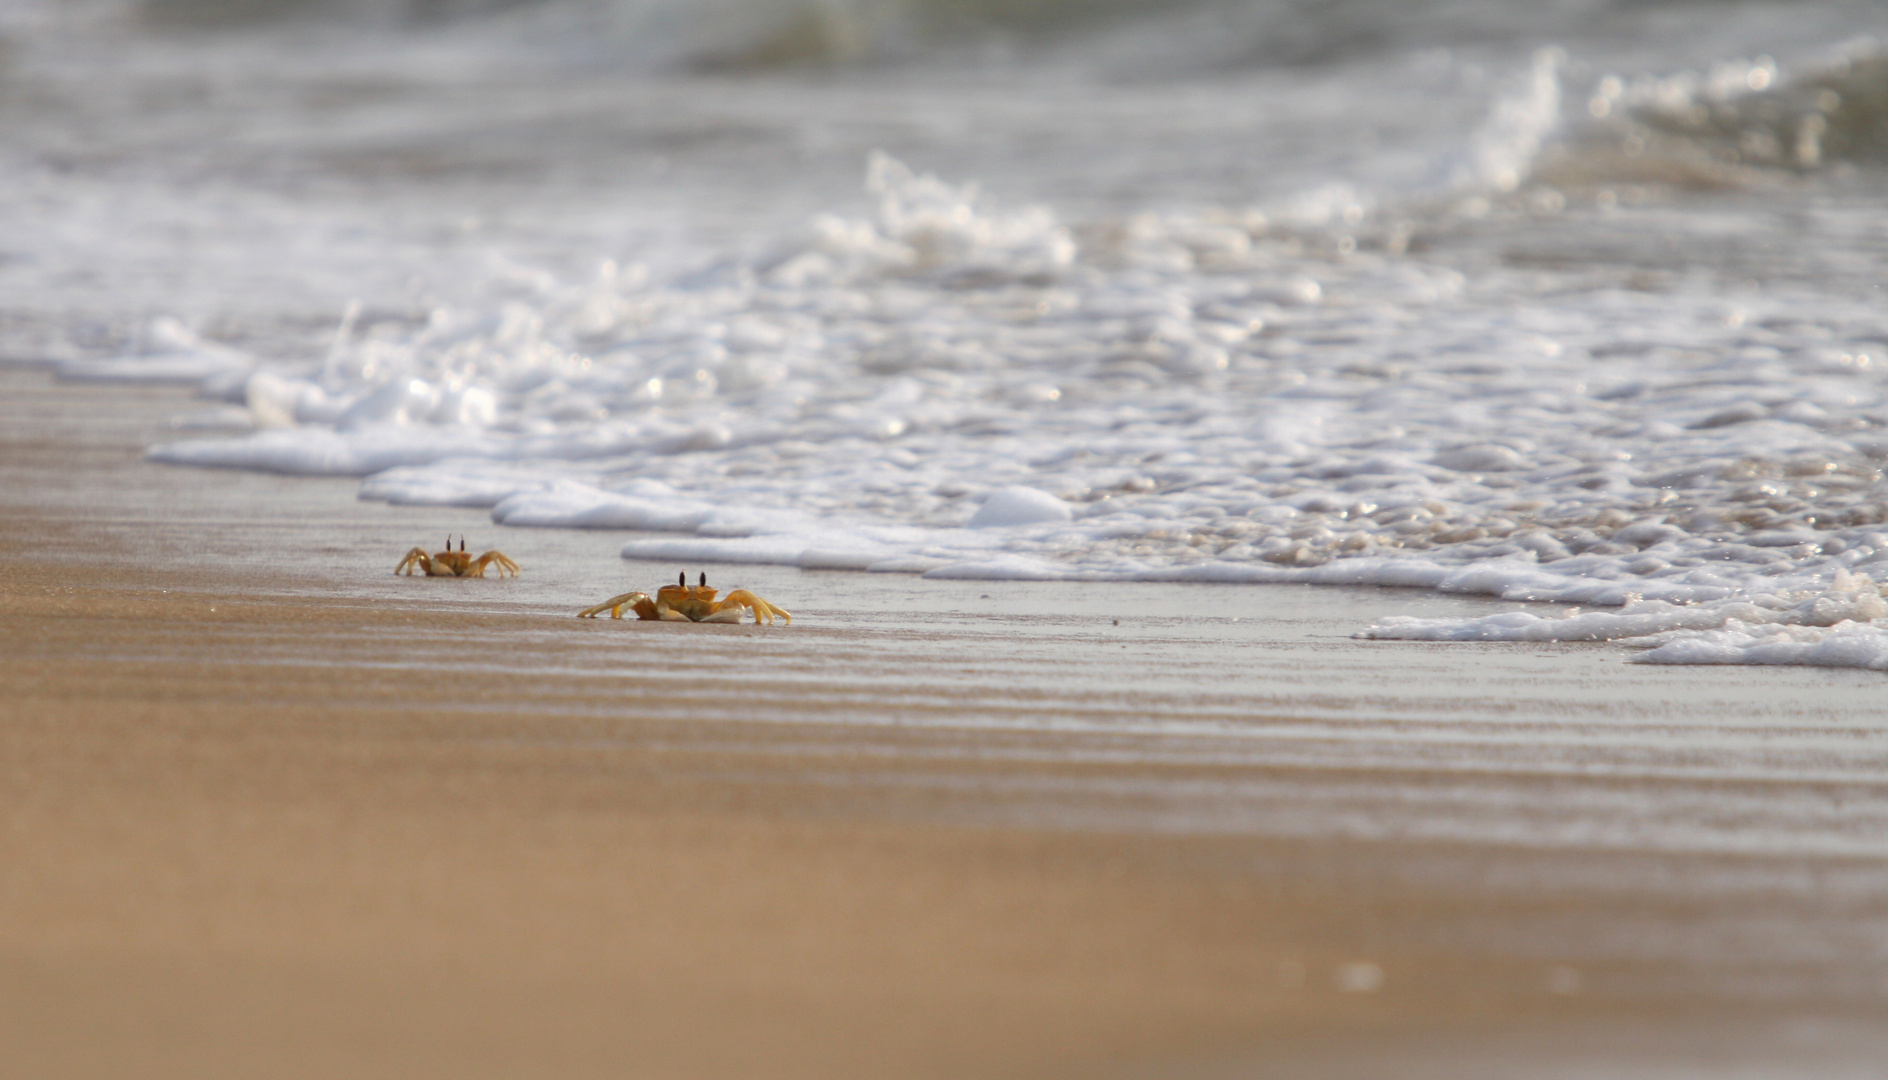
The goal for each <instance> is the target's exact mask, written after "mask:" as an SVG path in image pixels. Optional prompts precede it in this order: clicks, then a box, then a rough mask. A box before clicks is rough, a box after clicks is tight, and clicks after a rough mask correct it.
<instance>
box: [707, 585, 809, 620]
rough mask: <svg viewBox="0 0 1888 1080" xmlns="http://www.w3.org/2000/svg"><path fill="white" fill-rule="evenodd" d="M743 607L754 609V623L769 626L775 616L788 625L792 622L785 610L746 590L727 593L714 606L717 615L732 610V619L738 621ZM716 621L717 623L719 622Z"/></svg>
mask: <svg viewBox="0 0 1888 1080" xmlns="http://www.w3.org/2000/svg"><path fill="white" fill-rule="evenodd" d="M744 607H746V608H752V609H754V621H755V622H757V623H769V624H771V623H772V622H773V621H774V616H775V615H778V616H780V617H781V618H782V619H784V620H786V621H787V622H788V623H791V622H793V614H792V613H791V612H789V611H788V610H787V609H786V608H781V607H775V606H774V605H772V604H770V603H768V602H767V601H765V600H762V599H761V598H760V597H758V596H755V595H754V594H753V593H751V592H748V591H747V590H746V589H736V590H734V591H733V592H731V593H729V594H728V595H727V598H726V599H724V600H722V601H721V602H720V603H718V604H716V605H715V612H716V614H719V613H720V612H721V611H722V610H724V609H727V608H733V609H734V611H735V616H734V617H735V618H736V619H737V620H738V619H739V618H740V617H741V616H740V609H741V608H744ZM704 621H706V620H704ZM716 621H717V622H718V621H720V620H716Z"/></svg>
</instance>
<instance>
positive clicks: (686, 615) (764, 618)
mask: <svg viewBox="0 0 1888 1080" xmlns="http://www.w3.org/2000/svg"><path fill="white" fill-rule="evenodd" d="M624 608H629V609H630V610H632V611H634V612H635V613H636V617H637V618H639V619H666V620H668V621H669V622H724V623H738V622H740V621H741V610H742V609H743V608H751V609H753V612H754V621H755V622H756V623H768V624H771V623H772V622H773V621H774V616H775V615H778V616H780V618H781V619H782V620H784V621H786V622H789V623H791V622H792V621H793V615H792V613H790V612H788V611H787V610H786V609H785V608H780V607H775V606H774V605H772V604H770V603H768V602H767V601H765V600H762V599H761V598H760V597H758V596H755V595H754V594H753V593H751V592H748V591H747V590H746V589H736V590H734V591H733V592H731V593H729V594H728V595H727V598H726V599H725V600H716V599H715V590H714V589H711V588H709V587H708V575H707V574H703V575H701V578H700V584H698V585H696V586H694V587H693V588H690V587H689V584H688V573H687V572H686V571H684V572H683V573H682V576H681V577H680V578H679V579H677V580H676V582H675V584H673V585H664V586H662V587H661V588H660V589H657V590H656V595H655V599H653V600H651V599H650V598H649V594H648V593H643V592H628V593H624V594H623V595H621V596H612V597H610V598H609V599H608V600H605V601H603V602H602V603H601V604H598V605H596V606H595V607H587V608H584V609H583V610H582V611H579V612H578V613H577V617H578V618H579V619H594V618H596V617H597V615H598V613H600V612H603V611H608V612H609V613H610V618H612V619H620V618H622V617H623V609H624Z"/></svg>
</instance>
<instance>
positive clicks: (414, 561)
mask: <svg viewBox="0 0 1888 1080" xmlns="http://www.w3.org/2000/svg"><path fill="white" fill-rule="evenodd" d="M415 566H417V567H419V568H420V570H421V571H423V572H424V573H426V574H427V575H428V576H431V575H432V572H433V559H432V556H430V555H428V554H426V549H425V548H414V549H413V550H412V551H409V552H407V553H406V558H404V559H401V560H400V565H399V566H396V567H394V568H393V572H394V573H396V574H399V573H404V574H406V575H407V576H408V577H412V576H413V571H412V569H411V568H412V567H415Z"/></svg>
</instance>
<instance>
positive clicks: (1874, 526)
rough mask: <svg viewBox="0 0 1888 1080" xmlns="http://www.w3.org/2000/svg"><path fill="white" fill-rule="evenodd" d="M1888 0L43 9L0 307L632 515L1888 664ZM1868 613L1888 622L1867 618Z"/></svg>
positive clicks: (508, 518)
mask: <svg viewBox="0 0 1888 1080" xmlns="http://www.w3.org/2000/svg"><path fill="white" fill-rule="evenodd" d="M1871 34H1878V35H1883V38H1884V39H1888V13H1884V12H1883V11H1882V10H1881V9H1880V8H1879V7H1878V6H1877V5H1873V4H1863V3H1845V2H1836V0H1830V2H1823V3H1804V4H1798V3H1762V2H1754V0H1753V2H1749V3H1741V4H1728V5H1727V4H1717V3H1703V2H1693V3H1680V2H1670V0H1667V2H1656V0H1644V2H1633V3H1624V2H1615V3H1605V2H1599V0H1584V2H1583V0H1568V2H1564V3H1558V4H1553V5H1536V4H1523V3H1502V2H1495V0H1460V2H1443V0H1437V2H1432V3H1391V2H1389V0H1353V2H1340V3H1322V4H1314V3H1306V2H1297V3H1294V2H1283V0H1194V2H1169V3H1146V2H1136V0H1033V2H1028V3H1009V4H999V3H980V2H978V0H928V2H925V0H853V2H845V0H827V2H819V0H806V2H801V3H788V2H777V3H760V2H758V0H754V2H741V0H715V2H704V3H684V2H680V0H667V2H665V0H539V2H510V3H505V2H497V0H463V2H454V0H409V2H405V3H395V2H387V0H381V2H374V0H354V2H349V0H302V2H299V3H291V4H270V3H263V2H261V0H143V2H129V0H119V2H112V0H97V2H92V3H65V4H55V3H44V4H39V3H33V2H15V3H13V4H11V5H9V6H7V7H5V8H4V9H0V120H3V121H4V124H5V130H6V131H7V133H8V134H7V138H6V139H5V140H4V141H3V142H0V284H3V285H4V288H0V353H4V355H6V356H7V357H9V358H11V359H14V360H19V361H29V362H51V363H55V364H57V365H58V370H59V372H60V373H61V374H62V376H64V377H66V378H71V379H95V380H103V381H114V380H117V381H122V380H133V381H135V380H163V381H189V382H194V383H197V384H199V385H200V386H201V387H202V394H203V398H204V400H203V405H202V408H201V409H200V410H197V411H195V412H193V413H191V414H189V415H186V416H181V417H179V418H178V420H177V422H176V427H177V431H176V435H175V438H174V439H170V440H168V441H165V442H163V443H162V444H160V445H156V446H153V447H152V448H151V450H150V454H151V456H152V457H153V458H154V459H156V460H159V461H164V462H171V463H176V464H178V465H180V466H197V467H226V468H241V469H262V470H272V471H277V472H284V473H294V474H309V475H335V474H340V475H350V476H359V477H361V478H362V486H361V496H362V498H367V499H380V500H387V501H391V502H398V503H404V504H418V505H426V504H433V505H451V506H478V507H489V508H490V510H491V515H492V518H493V520H494V521H495V522H497V523H498V524H500V525H507V524H509V525H531V526H562V527H570V528H607V529H619V530H636V531H639V532H641V533H645V534H653V535H652V536H647V537H645V538H639V539H635V540H632V541H631V542H629V543H628V544H627V546H626V547H624V548H623V554H624V555H625V556H626V557H633V558H663V559H674V560H678V561H681V562H685V563H690V564H696V563H703V562H711V561H732V562H766V563H778V564H786V565H798V566H804V567H822V568H845V569H854V570H858V571H862V572H889V573H907V574H924V575H927V576H930V577H934V578H986V579H1072V580H1087V581H1125V580H1137V581H1216V582H1227V583H1242V582H1276V581H1293V582H1321V583H1338V584H1377V585H1399V586H1409V587H1417V588H1427V589H1437V590H1443V591H1451V592H1464V593H1478V594H1486V595H1491V596H1495V597H1500V598H1505V599H1509V600H1517V601H1555V602H1559V603H1562V604H1565V603H1577V604H1581V605H1587V606H1590V607H1591V608H1592V610H1589V611H1583V612H1576V613H1574V614H1572V615H1554V616H1552V617H1548V616H1543V615H1538V614H1535V613H1532V612H1529V611H1526V610H1518V611H1514V612H1510V613H1506V614H1501V615H1495V616H1490V617H1486V618H1480V619H1459V618H1457V619H1429V620H1421V619H1413V618H1397V617H1385V618H1383V619H1381V620H1379V621H1378V622H1377V623H1376V624H1374V625H1372V626H1370V627H1368V628H1365V629H1362V634H1363V635H1364V636H1369V637H1380V638H1427V639H1439V640H1450V639H1474V640H1524V641H1553V640H1582V641H1585V640H1607V639H1629V640H1632V641H1635V642H1637V643H1640V644H1643V645H1645V646H1647V648H1646V649H1645V651H1643V652H1641V653H1640V654H1638V658H1639V659H1642V660H1645V661H1647V662H1654V663H1663V662H1670V663H1757V664H1774V663H1791V664H1824V665H1847V666H1861V667H1871V668H1876V669H1888V600H1884V597H1883V584H1882V583H1881V582H1878V581H1877V580H1876V578H1877V577H1881V578H1882V579H1883V581H1884V582H1888V574H1884V573H1883V571H1882V570H1881V569H1878V568H1877V564H1878V563H1884V562H1888V482H1884V478H1883V473H1882V467H1883V462H1884V461H1888V393H1885V392H1884V378H1885V377H1888V376H1885V374H1884V373H1885V372H1888V305H1885V304H1884V300H1885V299H1888V297H1885V296H1884V291H1883V287H1882V282H1883V280H1884V269H1885V268H1888V262H1885V256H1888V43H1885V41H1884V40H1882V39H1878V38H1877V37H1873V36H1870V35H1871ZM1878 621H1880V623H1881V625H1880V626H1877V625H1876V624H1877V622H1878Z"/></svg>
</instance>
